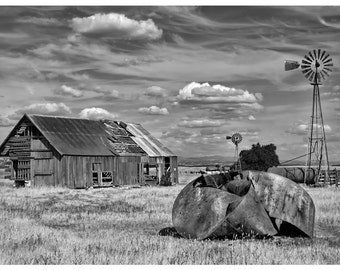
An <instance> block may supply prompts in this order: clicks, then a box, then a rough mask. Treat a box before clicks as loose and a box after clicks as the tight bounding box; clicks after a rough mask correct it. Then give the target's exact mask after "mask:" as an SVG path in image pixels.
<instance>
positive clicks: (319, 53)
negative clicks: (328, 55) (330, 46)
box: [318, 49, 321, 59]
mask: <svg viewBox="0 0 340 270" xmlns="http://www.w3.org/2000/svg"><path fill="white" fill-rule="evenodd" d="M320 55H321V49H318V59H320Z"/></svg>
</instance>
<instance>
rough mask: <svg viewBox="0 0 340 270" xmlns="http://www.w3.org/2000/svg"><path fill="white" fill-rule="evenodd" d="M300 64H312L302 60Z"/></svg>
mask: <svg viewBox="0 0 340 270" xmlns="http://www.w3.org/2000/svg"><path fill="white" fill-rule="evenodd" d="M301 62H302V64H306V65H310V64H311V63H312V62H309V61H307V60H305V59H302V61H301Z"/></svg>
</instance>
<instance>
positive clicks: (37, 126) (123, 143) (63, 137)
mask: <svg viewBox="0 0 340 270" xmlns="http://www.w3.org/2000/svg"><path fill="white" fill-rule="evenodd" d="M130 126H131V127H134V126H137V127H138V130H143V132H145V134H146V135H145V136H143V139H139V138H137V136H139V135H134V133H133V132H131V131H130V128H129V127H130ZM131 129H133V128H131ZM136 130H137V129H136ZM133 131H135V129H133ZM139 141H140V142H142V141H143V142H146V141H150V142H151V141H152V142H153V143H154V144H153V147H155V149H156V150H155V151H156V152H157V154H161V155H160V156H157V158H158V157H159V158H160V159H159V160H157V158H156V162H155V163H156V165H157V164H158V165H157V172H158V177H160V176H161V175H163V174H164V173H165V170H166V169H168V170H170V171H171V172H172V177H171V178H172V181H173V182H177V181H178V180H177V179H178V177H177V157H176V156H175V155H174V154H173V153H172V152H171V151H170V150H169V149H167V148H166V147H165V146H163V145H162V144H161V143H160V142H159V141H158V140H157V139H156V138H154V137H153V136H152V135H151V134H150V133H148V132H147V131H146V130H145V129H144V128H143V127H142V126H141V125H139V124H130V123H123V122H119V121H111V120H87V119H78V118H67V117H54V116H43V115H28V114H25V115H24V116H23V117H22V118H21V119H20V120H19V122H18V123H17V124H16V125H15V127H14V128H13V130H12V131H11V132H10V134H9V135H8V136H7V138H6V139H5V140H4V142H3V143H2V144H1V146H0V156H3V157H9V158H10V160H11V163H12V166H11V179H12V180H14V181H15V182H16V184H18V185H20V184H21V185H24V184H25V183H26V184H27V183H30V184H31V185H33V186H65V187H70V188H85V187H91V186H93V187H96V186H112V185H132V184H144V183H145V179H146V177H147V174H148V173H149V171H148V170H146V168H148V166H149V164H150V162H151V163H152V161H153V158H155V157H154V156H149V154H150V153H151V152H150V153H148V151H146V150H145V149H146V148H145V144H140V143H139ZM149 147H150V146H149ZM164 149H166V152H164ZM165 153H166V154H168V155H169V156H164V155H163V154H165ZM169 159H170V160H172V161H171V162H170V163H171V164H170V165H169V166H168V165H167V164H168V163H167V161H168V160H169ZM163 164H164V166H163Z"/></svg>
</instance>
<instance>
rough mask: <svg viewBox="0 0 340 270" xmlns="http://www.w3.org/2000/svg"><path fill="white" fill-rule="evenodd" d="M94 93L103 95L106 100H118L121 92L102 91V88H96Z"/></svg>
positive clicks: (112, 90)
mask: <svg viewBox="0 0 340 270" xmlns="http://www.w3.org/2000/svg"><path fill="white" fill-rule="evenodd" d="M92 91H93V92H96V93H99V94H102V95H103V97H104V98H108V99H118V98H119V97H120V93H119V91H117V90H115V89H104V90H102V89H101V88H100V87H96V88H95V89H94V90H92Z"/></svg>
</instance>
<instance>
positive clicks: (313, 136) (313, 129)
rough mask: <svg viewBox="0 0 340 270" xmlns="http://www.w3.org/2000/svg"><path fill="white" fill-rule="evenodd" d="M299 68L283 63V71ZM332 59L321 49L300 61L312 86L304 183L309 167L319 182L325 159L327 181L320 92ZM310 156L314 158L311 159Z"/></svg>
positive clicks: (289, 62)
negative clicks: (314, 170)
mask: <svg viewBox="0 0 340 270" xmlns="http://www.w3.org/2000/svg"><path fill="white" fill-rule="evenodd" d="M299 67H300V64H299V62H298V61H291V60H287V61H285V71H288V70H293V69H297V68H299ZM332 67H333V63H332V58H331V57H330V55H329V54H328V53H327V52H326V51H324V50H321V49H317V50H313V51H310V52H308V54H306V55H305V57H304V58H303V59H302V61H301V70H302V74H303V75H304V76H305V77H306V78H307V80H309V81H310V82H311V85H312V86H313V105H312V116H311V123H310V125H309V137H308V148H307V160H306V167H305V183H306V177H307V173H309V172H310V169H311V167H314V168H316V170H317V171H316V173H317V178H316V183H317V182H319V180H320V177H321V174H322V168H321V165H322V161H323V159H325V160H324V161H325V165H324V166H325V167H326V170H325V175H324V176H325V182H326V181H328V180H329V161H328V151H327V143H326V134H325V126H324V123H323V116H322V110H321V101H320V90H319V85H321V81H322V80H326V79H327V77H329V75H330V73H331V72H332ZM312 154H314V156H313V157H312Z"/></svg>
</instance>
